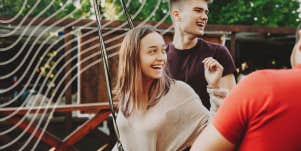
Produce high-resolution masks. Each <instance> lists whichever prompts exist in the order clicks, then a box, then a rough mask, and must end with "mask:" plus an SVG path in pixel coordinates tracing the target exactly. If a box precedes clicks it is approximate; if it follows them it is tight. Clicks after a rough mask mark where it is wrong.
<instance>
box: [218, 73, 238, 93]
mask: <svg viewBox="0 0 301 151" xmlns="http://www.w3.org/2000/svg"><path fill="white" fill-rule="evenodd" d="M235 85H236V81H235V77H234V74H232V73H231V74H227V75H225V76H223V77H222V78H221V80H220V82H219V87H220V88H224V89H227V90H228V91H229V92H230V91H231V90H232V89H233V88H234V87H235Z"/></svg>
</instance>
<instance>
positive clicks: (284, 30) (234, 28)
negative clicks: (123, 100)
mask: <svg viewBox="0 0 301 151" xmlns="http://www.w3.org/2000/svg"><path fill="white" fill-rule="evenodd" d="M10 18H11V17H3V16H0V20H8V19H10ZM21 19H22V18H20V19H17V20H15V21H13V22H12V23H10V25H18V24H19V22H21ZM32 20H33V18H28V19H26V21H25V22H24V23H23V25H27V24H29V23H30V22H31V21H32ZM43 20H45V18H38V19H36V21H34V22H33V24H31V25H38V24H39V23H41V22H42V21H43ZM57 21H58V20H57V19H50V20H49V21H47V22H46V23H45V24H44V25H45V26H49V25H52V24H53V23H55V22H57ZM74 21H75V19H66V20H64V21H63V22H61V23H59V24H58V25H57V26H64V27H65V26H66V25H67V24H69V23H71V22H74ZM91 21H92V22H94V23H93V24H92V25H91V26H90V27H97V24H96V22H95V21H93V20H90V19H81V20H80V21H79V22H78V23H75V24H74V25H73V26H83V25H85V24H87V23H89V22H91ZM107 22H109V21H107V20H106V21H103V22H102V23H103V24H105V23H107ZM122 23H123V22H122V21H113V22H110V27H111V28H114V27H117V26H119V25H121V24H122ZM147 23H148V24H151V25H154V24H156V22H147ZM134 24H135V25H138V24H139V22H134ZM170 26H171V24H167V23H162V24H160V26H159V27H158V28H160V29H167V28H168V27H170ZM104 30H105V29H104ZM120 30H128V28H122V29H120ZM120 30H119V31H120ZM206 30H207V31H229V32H258V33H271V34H295V31H296V29H294V28H288V27H266V26H249V25H214V24H210V25H207V27H206Z"/></svg>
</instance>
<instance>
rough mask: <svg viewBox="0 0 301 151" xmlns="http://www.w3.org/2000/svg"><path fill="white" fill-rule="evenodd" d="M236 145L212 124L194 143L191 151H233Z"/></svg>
mask: <svg viewBox="0 0 301 151" xmlns="http://www.w3.org/2000/svg"><path fill="white" fill-rule="evenodd" d="M234 147H235V145H234V144H232V143H231V142H229V141H228V140H227V139H226V138H224V137H223V136H222V135H221V134H220V133H219V131H218V130H217V129H216V128H215V127H214V126H213V124H212V123H210V124H209V125H208V126H207V127H206V128H205V129H204V131H203V132H202V133H201V134H200V135H199V136H198V138H197V139H196V141H195V142H194V143H193V145H192V147H191V149H190V151H232V150H234Z"/></svg>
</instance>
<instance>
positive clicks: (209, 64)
mask: <svg viewBox="0 0 301 151" xmlns="http://www.w3.org/2000/svg"><path fill="white" fill-rule="evenodd" d="M203 63H204V69H205V79H206V81H207V83H208V86H210V87H213V88H216V87H218V85H219V81H220V79H221V78H222V75H223V71H224V67H223V66H222V65H221V64H220V63H219V62H218V61H217V60H215V59H213V58H212V57H208V58H205V59H204V60H203Z"/></svg>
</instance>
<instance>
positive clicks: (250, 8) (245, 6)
mask: <svg viewBox="0 0 301 151" xmlns="http://www.w3.org/2000/svg"><path fill="white" fill-rule="evenodd" d="M158 1H159V0H147V2H146V4H145V6H144V7H143V11H142V12H141V13H140V14H139V15H138V17H136V18H135V20H140V21H142V20H144V19H145V18H147V17H148V16H149V15H151V12H152V11H153V10H154V8H155V5H156V3H157V2H158ZM109 3H114V5H115V8H116V10H117V12H118V11H122V7H121V5H120V0H110V1H109ZM142 3H143V0H131V3H130V6H129V8H130V9H129V11H130V14H131V15H133V14H134V13H135V12H136V11H137V10H138V8H139V7H140V6H141V5H142ZM298 8H299V3H298V2H297V1H296V0H252V1H250V0H215V1H214V2H213V3H212V4H210V5H209V9H210V13H209V24H224V25H229V24H240V25H263V26H271V27H277V26H288V27H296V26H297V24H298V23H299V18H298V12H297V10H298ZM167 11H168V3H167V1H164V0H163V1H162V2H161V6H160V9H159V10H157V11H155V15H154V16H152V18H151V21H159V20H161V18H163V16H164V15H165V13H166V12H167ZM119 19H121V20H125V17H124V16H121V17H120V18H119ZM170 21H171V20H170V18H169V19H168V20H166V21H165V22H170Z"/></svg>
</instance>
